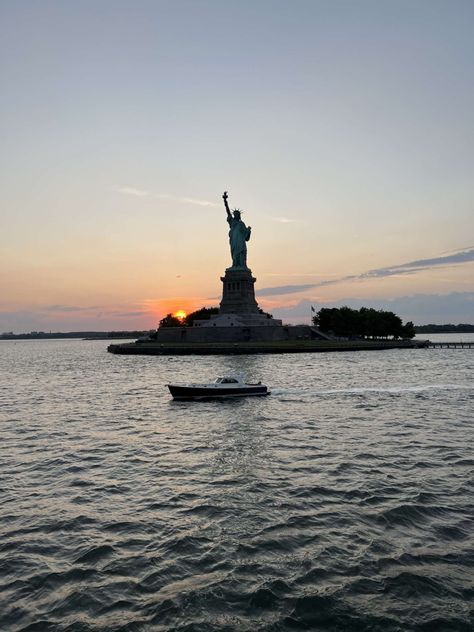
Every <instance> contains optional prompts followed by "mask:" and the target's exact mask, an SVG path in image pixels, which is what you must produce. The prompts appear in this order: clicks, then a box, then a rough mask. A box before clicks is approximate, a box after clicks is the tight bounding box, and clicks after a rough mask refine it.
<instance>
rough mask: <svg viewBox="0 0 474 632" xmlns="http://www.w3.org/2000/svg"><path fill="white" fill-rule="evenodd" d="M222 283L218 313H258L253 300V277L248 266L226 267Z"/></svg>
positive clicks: (256, 305) (255, 302)
mask: <svg viewBox="0 0 474 632" xmlns="http://www.w3.org/2000/svg"><path fill="white" fill-rule="evenodd" d="M221 281H222V283H223V290H222V300H221V302H220V309H219V313H220V314H246V315H250V314H258V313H259V312H258V304H257V301H256V300H255V287H254V285H255V281H256V279H255V277H253V276H252V271H251V270H250V269H249V268H228V269H227V270H226V271H225V276H223V277H221Z"/></svg>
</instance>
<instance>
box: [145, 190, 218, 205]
mask: <svg viewBox="0 0 474 632" xmlns="http://www.w3.org/2000/svg"><path fill="white" fill-rule="evenodd" d="M156 197H157V198H160V199H161V200H171V201H172V202H180V203H181V204H194V205H195V206H220V204H217V203H216V202H210V201H209V200H199V199H197V198H191V197H182V196H179V195H170V194H168V193H159V194H158V195H157V196H156Z"/></svg>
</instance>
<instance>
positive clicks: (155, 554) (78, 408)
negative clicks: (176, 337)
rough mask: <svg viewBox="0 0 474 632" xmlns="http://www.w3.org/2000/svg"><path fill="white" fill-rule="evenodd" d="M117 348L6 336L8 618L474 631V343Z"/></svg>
mask: <svg viewBox="0 0 474 632" xmlns="http://www.w3.org/2000/svg"><path fill="white" fill-rule="evenodd" d="M106 345H107V343H106V342H105V341H104V342H102V341H101V342H97V341H95V342H82V341H77V340H64V341H37V342H32V341H26V342H25V341H19V342H3V343H0V365H1V373H0V406H1V408H0V411H1V413H0V414H1V425H0V432H1V439H2V440H1V443H0V477H1V478H0V498H1V514H0V630H2V632H10V631H11V632H19V631H20V630H21V631H26V630H28V631H38V632H43V631H45V632H51V631H65V630H68V631H70V632H83V631H84V632H89V631H99V630H100V631H106V630H107V631H110V632H112V631H113V632H118V631H123V632H124V631H130V632H132V631H133V632H135V631H148V630H153V631H155V630H156V631H165V630H166V631H171V630H173V631H174V630H179V631H184V630H186V631H205V632H207V631H224V630H225V631H234V630H238V631H241V630H242V631H252V632H253V631H262V632H263V631H264V630H265V631H270V630H272V631H275V632H276V631H286V630H288V631H290V630H324V631H326V630H327V631H336V630H338V631H353V630H373V631H376V630H384V631H392V630H400V631H404V632H405V631H408V630H417V631H418V630H419V631H431V630H439V631H441V632H444V631H454V630H456V631H457V630H466V631H467V630H469V631H471V630H472V629H473V625H474V606H473V601H474V571H473V568H474V529H473V514H474V500H473V481H472V472H473V464H474V457H473V451H472V439H473V422H472V417H473V410H474V406H473V404H474V382H473V369H474V351H473V350H467V349H465V350H460V349H459V350H454V349H453V350H417V351H410V350H395V351H382V352H356V353H334V354H313V355H305V354H302V355H299V354H298V355H294V356H291V355H285V356H277V355H275V356H266V355H265V356H247V357H245V356H239V357H209V358H206V357H204V358H193V357H183V358H167V357H163V358H160V357H143V356H142V357H140V356H137V357H133V356H128V357H127V356H122V357H121V356H114V355H110V354H107V353H105V348H106ZM229 368H230V369H234V370H245V371H247V372H248V375H249V377H252V378H256V379H262V380H263V381H264V382H265V383H268V384H269V385H270V386H271V387H272V389H273V394H272V395H271V396H270V397H267V398H249V399H241V400H236V401H232V400H231V401H220V402H219V401H215V402H213V401H202V402H173V401H172V400H171V399H170V397H169V395H168V393H167V390H166V389H165V388H164V383H166V382H167V381H170V380H173V379H177V378H178V379H179V380H186V379H188V378H189V379H196V378H201V377H202V378H211V377H214V376H215V375H216V374H219V373H221V372H223V371H224V370H225V369H229Z"/></svg>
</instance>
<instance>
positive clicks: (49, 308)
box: [41, 305, 100, 312]
mask: <svg viewBox="0 0 474 632" xmlns="http://www.w3.org/2000/svg"><path fill="white" fill-rule="evenodd" d="M96 309H100V307H97V306H92V307H77V306H76V305H46V306H45V307H43V308H42V310H41V311H45V312H88V311H90V310H96Z"/></svg>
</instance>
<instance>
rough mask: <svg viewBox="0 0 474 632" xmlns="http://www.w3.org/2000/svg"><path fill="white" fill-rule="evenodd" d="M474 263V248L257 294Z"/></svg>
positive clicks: (280, 286) (286, 292) (260, 291)
mask: <svg viewBox="0 0 474 632" xmlns="http://www.w3.org/2000/svg"><path fill="white" fill-rule="evenodd" d="M473 261H474V248H467V249H463V250H457V251H455V252H453V253H451V254H447V255H440V256H439V257H432V258H430V259H416V260H415V261H409V262H408V263H400V264H396V265H393V266H387V267H384V268H375V269H374V270H368V271H367V272H363V273H362V274H352V275H349V276H343V277H339V278H337V279H328V280H326V281H319V282H318V283H305V284H303V285H279V286H276V287H265V288H261V289H260V290H258V291H257V292H256V294H257V295H258V296H273V295H282V294H296V293H297V292H305V291H306V290H310V289H312V288H316V287H324V286H326V285H334V284H336V283H342V282H344V281H364V280H366V279H374V278H384V277H389V276H395V275H398V276H399V275H402V274H414V273H415V272H421V271H423V270H430V269H432V268H437V267H445V266H450V265H459V264H464V263H471V262H473Z"/></svg>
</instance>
